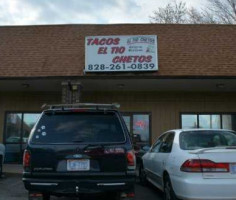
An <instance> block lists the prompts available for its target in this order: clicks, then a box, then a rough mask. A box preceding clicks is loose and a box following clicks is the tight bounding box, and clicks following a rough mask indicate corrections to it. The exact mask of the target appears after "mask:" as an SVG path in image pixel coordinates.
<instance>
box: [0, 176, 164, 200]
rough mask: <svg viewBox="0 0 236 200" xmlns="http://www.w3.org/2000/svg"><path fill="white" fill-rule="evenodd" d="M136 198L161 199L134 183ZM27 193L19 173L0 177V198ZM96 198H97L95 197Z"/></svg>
mask: <svg viewBox="0 0 236 200" xmlns="http://www.w3.org/2000/svg"><path fill="white" fill-rule="evenodd" d="M135 192H136V200H162V193H161V192H160V191H158V190H157V189H156V188H154V187H152V186H148V187H143V186H141V185H140V184H138V183H137V184H136V187H135ZM27 196H28V193H27V191H26V190H25V188H24V185H23V183H22V181H21V175H20V174H5V175H4V177H3V178H0V200H27ZM51 199H52V200H78V198H65V197H64V198H62V197H61V198H58V197H52V198H51ZM96 200H97V198H96Z"/></svg>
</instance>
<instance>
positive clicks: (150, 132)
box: [121, 111, 152, 145]
mask: <svg viewBox="0 0 236 200" xmlns="http://www.w3.org/2000/svg"><path fill="white" fill-rule="evenodd" d="M134 115H149V141H148V144H149V145H151V144H152V112H137V111H135V112H121V116H122V117H123V116H128V117H130V132H129V133H130V136H131V137H133V119H134V117H133V116H134ZM127 130H128V127H127Z"/></svg>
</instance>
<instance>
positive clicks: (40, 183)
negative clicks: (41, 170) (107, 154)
mask: <svg viewBox="0 0 236 200" xmlns="http://www.w3.org/2000/svg"><path fill="white" fill-rule="evenodd" d="M23 182H24V185H25V188H26V189H27V190H29V191H37V192H42V193H50V194H57V195H76V194H88V193H89V194H96V193H103V192H123V191H131V190H133V189H134V182H135V178H134V177H130V178H116V179H114V180H112V179H104V178H103V179H101V180H99V179H96V180H91V179H84V178H81V179H80V178H78V179H75V178H74V179H69V180H68V179H63V178H60V179H40V178H23Z"/></svg>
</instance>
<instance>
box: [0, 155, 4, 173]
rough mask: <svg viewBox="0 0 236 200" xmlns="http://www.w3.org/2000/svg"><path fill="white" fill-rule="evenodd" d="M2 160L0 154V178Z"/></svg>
mask: <svg viewBox="0 0 236 200" xmlns="http://www.w3.org/2000/svg"><path fill="white" fill-rule="evenodd" d="M2 162H3V160H2V156H0V178H1V176H2Z"/></svg>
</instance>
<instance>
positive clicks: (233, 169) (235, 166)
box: [230, 163, 236, 174]
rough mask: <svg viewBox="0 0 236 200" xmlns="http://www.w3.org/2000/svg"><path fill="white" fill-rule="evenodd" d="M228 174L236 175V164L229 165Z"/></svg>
mask: <svg viewBox="0 0 236 200" xmlns="http://www.w3.org/2000/svg"><path fill="white" fill-rule="evenodd" d="M230 172H231V174H236V163H234V164H230Z"/></svg>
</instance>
